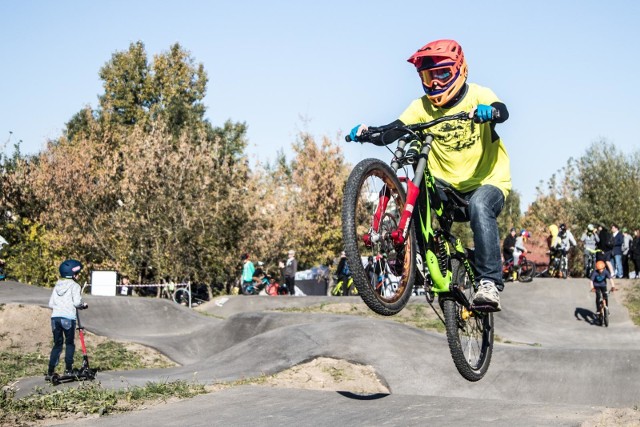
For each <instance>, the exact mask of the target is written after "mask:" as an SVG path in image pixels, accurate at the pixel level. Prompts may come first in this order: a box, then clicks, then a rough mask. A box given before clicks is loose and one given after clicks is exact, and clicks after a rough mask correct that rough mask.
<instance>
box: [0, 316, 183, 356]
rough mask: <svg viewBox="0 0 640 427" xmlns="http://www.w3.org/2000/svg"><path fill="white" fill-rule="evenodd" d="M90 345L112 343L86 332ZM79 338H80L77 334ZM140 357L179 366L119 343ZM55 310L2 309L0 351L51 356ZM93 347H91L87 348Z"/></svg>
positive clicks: (154, 353)
mask: <svg viewBox="0 0 640 427" xmlns="http://www.w3.org/2000/svg"><path fill="white" fill-rule="evenodd" d="M85 336H86V339H87V343H90V345H91V346H93V347H95V346H97V345H98V344H102V343H104V342H107V341H115V340H111V339H109V338H107V337H103V336H99V335H95V334H92V333H91V332H89V331H85ZM76 337H77V334H76ZM117 342H119V343H121V344H122V345H124V347H125V348H126V349H127V350H128V351H130V352H132V353H135V354H136V355H137V357H138V358H139V359H140V360H141V362H142V363H143V364H145V365H148V366H164V367H168V366H175V363H174V362H172V361H171V360H170V359H169V358H168V357H166V356H164V355H163V354H162V353H160V352H158V351H157V350H155V349H152V348H149V347H145V346H143V345H141V344H137V343H132V342H124V341H117ZM51 345H52V336H51V310H50V309H48V308H44V307H40V306H37V305H24V304H3V305H0V351H10V352H16V353H34V352H37V353H40V354H42V355H43V356H47V357H48V356H49V353H50V352H51ZM87 345H89V344H87Z"/></svg>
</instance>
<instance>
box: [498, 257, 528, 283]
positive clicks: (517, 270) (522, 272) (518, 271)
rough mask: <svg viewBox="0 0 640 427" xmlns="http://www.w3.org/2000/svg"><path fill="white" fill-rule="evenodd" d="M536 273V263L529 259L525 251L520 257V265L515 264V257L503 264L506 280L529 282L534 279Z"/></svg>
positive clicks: (503, 273)
mask: <svg viewBox="0 0 640 427" xmlns="http://www.w3.org/2000/svg"><path fill="white" fill-rule="evenodd" d="M529 253H531V252H529ZM535 275H536V264H535V263H534V262H533V261H529V260H528V259H527V257H526V256H525V254H524V253H521V254H520V256H519V257H518V265H514V263H513V258H510V259H508V260H507V261H505V262H504V263H503V264H502V278H503V279H504V281H511V280H513V281H515V280H518V281H520V282H523V283H527V282H530V281H532V280H533V278H534V277H535Z"/></svg>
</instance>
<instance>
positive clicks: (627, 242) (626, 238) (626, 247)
mask: <svg viewBox="0 0 640 427" xmlns="http://www.w3.org/2000/svg"><path fill="white" fill-rule="evenodd" d="M622 238H623V241H622V278H623V279H628V278H629V252H630V251H631V242H632V241H633V237H631V235H630V234H629V233H628V231H627V229H626V228H623V229H622Z"/></svg>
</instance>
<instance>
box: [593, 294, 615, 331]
mask: <svg viewBox="0 0 640 427" xmlns="http://www.w3.org/2000/svg"><path fill="white" fill-rule="evenodd" d="M614 290H615V288H612V289H611V292H614ZM591 291H592V292H595V293H596V298H600V305H599V308H598V322H599V323H600V326H604V327H607V328H608V327H609V304H608V300H609V291H607V289H606V288H605V289H600V288H599V287H594V288H593V289H592V290H591Z"/></svg>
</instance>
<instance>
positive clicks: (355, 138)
mask: <svg viewBox="0 0 640 427" xmlns="http://www.w3.org/2000/svg"><path fill="white" fill-rule="evenodd" d="M360 126H362V125H358V126H356V127H354V128H353V129H351V132H350V133H349V137H350V138H351V140H352V141H354V142H358V130H360Z"/></svg>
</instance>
